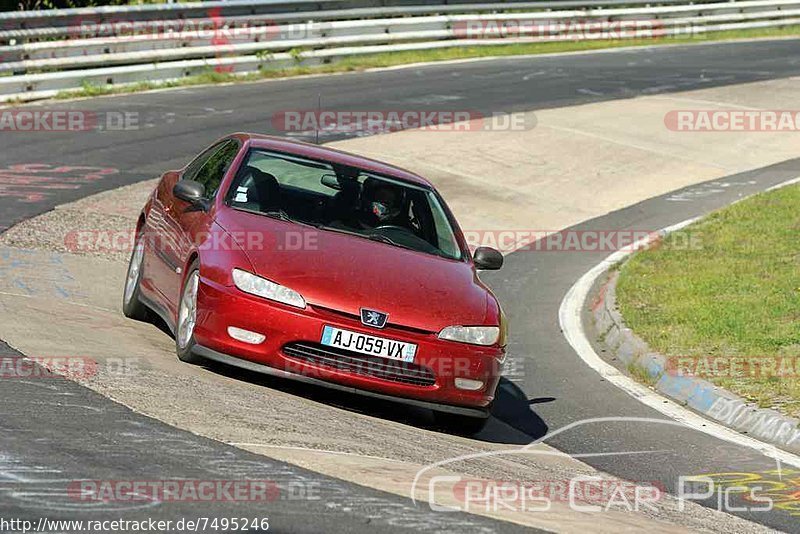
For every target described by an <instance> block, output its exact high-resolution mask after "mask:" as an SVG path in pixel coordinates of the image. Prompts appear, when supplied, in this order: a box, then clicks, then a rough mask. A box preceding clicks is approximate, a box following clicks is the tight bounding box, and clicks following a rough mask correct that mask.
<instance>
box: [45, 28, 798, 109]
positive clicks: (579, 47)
mask: <svg viewBox="0 0 800 534" xmlns="http://www.w3.org/2000/svg"><path fill="white" fill-rule="evenodd" d="M792 36H800V26H787V27H785V28H759V29H752V30H736V31H725V32H717V33H713V34H705V35H698V36H683V37H669V38H666V37H665V38H661V39H617V40H592V41H589V40H583V41H568V42H546V43H523V44H508V45H497V46H453V47H452V48H440V49H432V50H415V51H407V52H386V53H380V54H368V55H363V56H358V57H350V58H345V59H343V60H341V61H336V62H334V63H330V64H327V65H321V66H313V67H310V66H303V65H301V64H299V61H298V65H297V66H295V67H291V68H285V69H270V68H268V67H269V55H268V54H265V55H264V67H265V68H264V69H262V70H261V71H260V72H255V73H251V74H245V75H236V74H229V73H219V72H214V71H213V70H209V71H208V72H204V73H202V74H199V75H195V76H187V77H185V78H182V79H180V80H175V81H171V82H142V83H137V84H132V85H124V86H113V85H110V86H98V85H90V84H86V85H84V87H83V88H81V89H78V90H69V91H63V92H61V93H59V94H58V96H57V97H56V98H75V97H86V96H98V95H106V94H117V93H134V92H139V91H147V90H150V89H158V88H169V87H184V86H190V85H207V84H214V83H230V82H241V81H254V80H262V79H269V78H283V77H288V76H299V75H305V74H326V73H334V72H351V71H359V70H364V69H369V68H379V67H392V66H396V65H407V64H410V63H420V62H430V61H447V60H453V59H468V58H480V57H489V56H518V55H529V54H550V53H556V52H578V51H586V50H598V49H604V48H622V47H630V46H642V45H654V44H655V45H659V44H664V45H667V44H688V43H702V42H713V41H724V40H731V39H746V38H757V37H763V38H769V37H792ZM292 52H293V53H294V54H295V55H297V53H298V52H299V51H298V50H293V51H292ZM298 60H299V56H298Z"/></svg>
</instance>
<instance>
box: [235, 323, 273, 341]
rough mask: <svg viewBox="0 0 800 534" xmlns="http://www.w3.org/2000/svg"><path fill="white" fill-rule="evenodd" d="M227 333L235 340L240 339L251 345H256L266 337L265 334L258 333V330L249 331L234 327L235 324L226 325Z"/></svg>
mask: <svg viewBox="0 0 800 534" xmlns="http://www.w3.org/2000/svg"><path fill="white" fill-rule="evenodd" d="M228 335H229V336H231V337H232V338H233V339H235V340H237V341H241V342H243V343H250V344H251V345H258V344H259V343H261V342H263V341H264V340H265V339H267V336H265V335H264V334H259V333H258V332H251V331H250V330H245V329H243V328H236V327H235V326H229V327H228Z"/></svg>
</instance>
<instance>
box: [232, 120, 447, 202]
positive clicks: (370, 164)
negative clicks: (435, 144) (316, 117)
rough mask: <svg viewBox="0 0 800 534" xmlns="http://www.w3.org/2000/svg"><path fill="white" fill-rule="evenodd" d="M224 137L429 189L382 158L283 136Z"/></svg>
mask: <svg viewBox="0 0 800 534" xmlns="http://www.w3.org/2000/svg"><path fill="white" fill-rule="evenodd" d="M228 137H231V138H237V139H239V140H241V141H242V142H249V143H250V146H251V147H252V148H263V149H267V150H274V151H276V152H285V153H289V154H294V155H298V156H303V157H307V158H309V159H317V160H322V161H328V162H331V163H337V164H340V165H347V166H350V167H356V168H358V169H362V170H365V171H370V172H374V173H376V174H382V175H385V176H389V177H392V178H397V179H400V180H404V181H406V182H411V183H413V184H416V185H421V186H423V187H428V188H431V189H433V184H431V183H430V182H429V181H428V180H426V179H425V178H423V177H422V176H419V175H418V174H414V173H413V172H411V171H407V170H405V169H402V168H400V167H395V166H394V165H389V164H388V163H384V162H382V161H378V160H374V159H370V158H367V157H364V156H359V155H356V154H351V153H349V152H345V151H343V150H337V149H335V148H330V147H327V146H321V145H314V144H311V143H304V142H302V141H296V140H294V139H286V138H284V137H276V136H272V135H261V134H253V133H235V134H232V135H230V136H228Z"/></svg>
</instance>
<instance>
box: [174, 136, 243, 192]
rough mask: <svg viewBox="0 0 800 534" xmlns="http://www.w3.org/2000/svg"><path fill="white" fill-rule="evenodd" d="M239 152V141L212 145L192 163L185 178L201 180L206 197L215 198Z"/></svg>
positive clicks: (231, 140) (230, 140)
mask: <svg viewBox="0 0 800 534" xmlns="http://www.w3.org/2000/svg"><path fill="white" fill-rule="evenodd" d="M238 153H239V143H237V142H236V141H234V140H233V139H229V140H227V141H224V142H222V143H220V144H219V145H216V146H215V147H212V148H211V149H210V150H208V151H207V154H208V156H207V157H206V154H203V156H201V157H200V158H198V160H197V161H195V162H193V163H192V165H190V168H189V169H187V171H186V174H184V177H183V178H184V180H194V181H196V182H200V183H201V184H203V186H205V188H206V198H214V196H215V195H216V194H217V191H218V190H219V185H220V183H222V178H223V177H224V176H225V173H226V172H228V169H229V168H230V166H231V163H233V160H234V159H235V158H236V154H238Z"/></svg>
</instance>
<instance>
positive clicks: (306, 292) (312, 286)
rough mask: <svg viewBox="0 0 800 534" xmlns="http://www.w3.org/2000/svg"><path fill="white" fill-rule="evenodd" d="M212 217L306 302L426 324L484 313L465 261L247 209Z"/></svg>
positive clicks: (257, 265)
mask: <svg viewBox="0 0 800 534" xmlns="http://www.w3.org/2000/svg"><path fill="white" fill-rule="evenodd" d="M218 222H219V223H220V225H221V226H222V227H223V228H225V229H226V230H227V231H228V232H229V233H230V234H231V235H232V236H233V237H234V239H235V240H236V241H237V243H238V244H239V245H240V246H241V247H242V248H243V249H244V250H245V253H246V254H247V257H248V259H249V260H250V262H251V263H252V264H253V268H254V269H255V271H256V274H258V275H260V276H262V277H264V278H267V279H269V280H272V281H273V282H276V283H279V284H281V285H284V286H286V287H289V288H291V289H294V290H295V291H298V292H299V293H300V294H301V295H303V298H305V300H306V302H308V303H309V304H310V305H312V306H317V307H323V308H328V309H330V310H334V311H338V312H342V313H346V314H351V315H355V316H358V315H359V314H360V308H369V309H374V310H377V311H381V312H384V313H388V314H389V318H388V324H390V325H401V326H405V327H410V328H416V329H420V330H425V331H429V332H438V331H439V330H441V329H442V328H444V327H446V326H450V325H480V324H484V321H485V320H486V316H487V299H488V298H489V296H490V293H489V291H488V289H486V288H485V287H484V286H483V285H482V284H481V282H480V281H479V280H478V279H477V276H476V275H475V271H474V270H473V268H472V266H471V265H470V264H469V263H466V262H463V261H454V260H448V259H445V258H441V257H438V256H433V255H430V254H425V253H421V252H415V251H412V250H407V249H403V248H399V247H396V246H393V245H388V244H385V243H381V242H376V241H370V240H368V239H365V238H361V237H356V236H351V235H347V234H342V233H337V232H331V231H325V230H317V229H314V228H311V227H306V226H303V225H298V224H295V223H292V222H286V221H280V220H275V219H271V218H268V217H264V216H261V215H255V214H250V213H246V212H238V211H236V212H229V213H228V214H227V216H226V217H224V220H219V221H218ZM253 236H257V237H256V239H253ZM248 241H250V242H249V243H248ZM259 242H263V245H261V244H258V243H259Z"/></svg>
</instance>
